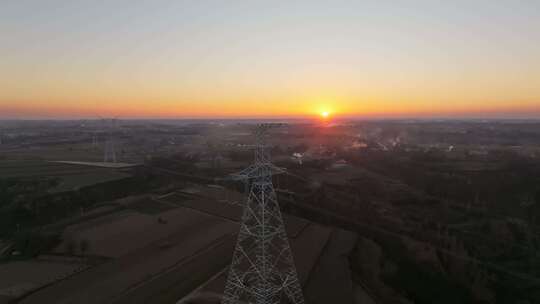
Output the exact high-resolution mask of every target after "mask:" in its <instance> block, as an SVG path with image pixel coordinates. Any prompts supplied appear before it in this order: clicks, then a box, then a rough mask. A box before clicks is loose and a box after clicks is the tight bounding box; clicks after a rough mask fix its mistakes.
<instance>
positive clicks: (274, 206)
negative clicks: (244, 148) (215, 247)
mask: <svg viewBox="0 0 540 304" xmlns="http://www.w3.org/2000/svg"><path fill="white" fill-rule="evenodd" d="M271 127H272V125H271V124H262V125H259V126H258V128H257V130H256V132H255V135H256V145H255V147H254V148H255V163H254V164H253V165H251V166H250V167H248V168H246V169H244V170H243V171H241V172H240V173H237V174H235V175H233V179H236V180H249V181H250V182H251V186H250V191H249V196H248V199H247V202H246V204H245V205H244V211H243V215H242V221H241V224H240V232H239V234H238V239H237V243H236V248H235V250H234V254H233V259H232V262H231V266H230V268H229V275H228V278H227V282H226V285H225V292H224V297H223V299H222V302H221V303H222V304H238V303H249V304H279V303H282V304H285V303H290V304H303V303H304V297H303V295H302V288H301V286H300V282H299V281H298V275H297V272H296V267H295V265H294V261H293V256H292V252H291V248H290V245H289V240H288V238H287V234H286V231H285V226H284V224H283V218H282V216H281V211H280V208H279V204H278V201H277V197H276V193H275V191H274V187H273V185H272V175H273V174H275V173H280V172H281V171H282V170H281V169H279V168H277V167H275V166H274V165H272V163H271V162H270V153H269V151H268V150H267V149H266V144H265V140H264V137H265V135H266V134H267V131H268V129H269V128H271Z"/></svg>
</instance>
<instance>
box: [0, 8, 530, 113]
mask: <svg viewBox="0 0 540 304" xmlns="http://www.w3.org/2000/svg"><path fill="white" fill-rule="evenodd" d="M323 111H328V112H330V113H331V115H336V116H360V117H528V118H534V117H538V118H540V1H537V0H529V1H526V0H522V1H517V0H513V1H510V0H509V1H497V0H489V1H488V0H486V1H480V0H478V1H475V0H469V1H456V0H454V1H448V0H446V1H437V0H431V1H413V0H410V1H405V0H403V1H362V0H358V1H315V0H311V1H255V0H253V1H248V0H246V1H231V0H227V1H226V0H223V1H202V0H199V1H195V0H194V1H156V0H154V1H137V0H116V1H113V0H110V1H97V0H95V1H93V0H87V1H78V0H34V1H31V0H2V1H0V118H82V117H88V118H92V117H96V116H97V115H100V116H106V115H114V116H120V117H126V118H127V117H132V118H158V117H164V118H187V117H304V116H309V115H317V114H318V113H321V112H323Z"/></svg>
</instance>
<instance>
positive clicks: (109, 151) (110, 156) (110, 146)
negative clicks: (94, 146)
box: [103, 118, 116, 163]
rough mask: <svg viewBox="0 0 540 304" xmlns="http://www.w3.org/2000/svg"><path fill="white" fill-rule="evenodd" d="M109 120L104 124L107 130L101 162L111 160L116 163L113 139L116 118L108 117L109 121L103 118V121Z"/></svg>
mask: <svg viewBox="0 0 540 304" xmlns="http://www.w3.org/2000/svg"><path fill="white" fill-rule="evenodd" d="M107 122H109V124H108V125H107V126H106V128H107V130H106V132H107V135H106V136H107V139H106V140H105V151H104V155H103V162H104V163H108V162H113V163H116V143H115V140H114V132H115V129H116V118H112V119H110V121H107V120H105V123H107Z"/></svg>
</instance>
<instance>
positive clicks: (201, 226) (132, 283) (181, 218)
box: [21, 208, 236, 304]
mask: <svg viewBox="0 0 540 304" xmlns="http://www.w3.org/2000/svg"><path fill="white" fill-rule="evenodd" d="M162 216H163V217H165V218H167V220H168V221H169V223H172V225H170V228H168V229H164V230H161V229H160V228H157V229H156V227H153V228H151V227H146V229H148V230H149V231H150V233H147V234H146V235H141V236H138V235H136V234H131V235H130V234H129V233H133V232H130V231H129V229H128V226H125V222H123V221H121V222H120V223H121V224H120V225H119V226H117V228H119V229H121V228H122V227H123V229H128V231H127V233H128V234H127V235H125V236H124V237H122V235H120V234H119V233H117V234H115V235H113V236H112V239H114V240H116V241H117V242H119V241H118V240H119V238H122V242H121V244H122V243H126V242H127V240H129V241H132V242H133V244H131V245H129V246H131V248H132V250H131V252H130V253H127V254H124V255H122V256H121V257H118V258H116V259H114V260H111V261H110V262H106V263H104V264H102V265H99V266H96V267H94V268H91V269H89V270H87V271H85V272H82V273H80V274H78V275H76V276H73V277H72V278H70V279H69V280H66V281H62V282H59V283H57V284H55V285H54V286H51V287H50V288H46V289H44V290H41V291H38V292H36V293H35V294H33V295H30V296H29V297H27V298H25V299H24V300H22V301H21V303H24V304H29V303H59V304H67V303H77V304H86V303H88V304H90V303H105V302H107V303H108V302H110V301H111V299H117V298H119V297H120V296H121V295H123V294H126V293H129V292H130V291H131V290H132V289H133V288H138V287H139V285H144V283H145V282H147V281H148V280H150V281H151V280H152V279H153V278H154V277H158V276H160V275H162V274H164V273H166V272H167V271H168V270H170V269H171V268H172V267H175V265H178V264H179V263H182V262H183V261H186V260H188V259H192V258H194V257H196V256H197V255H198V254H199V253H200V252H202V251H204V252H206V250H212V248H219V246H218V245H219V244H221V242H223V238H228V239H229V241H228V242H230V243H231V244H232V242H233V237H232V236H233V235H234V232H235V230H236V227H235V226H236V225H234V224H233V223H230V222H228V221H224V220H222V219H219V218H216V217H211V216H208V215H205V214H202V213H198V212H196V211H193V210H189V209H183V208H182V209H175V210H172V211H170V212H169V213H168V214H166V215H162ZM166 225H169V224H166ZM133 226H134V227H136V226H137V223H134V225H133ZM135 230H136V231H138V232H139V233H140V232H141V230H140V228H135ZM160 230H161V232H162V234H159V233H160ZM152 233H156V234H159V235H160V236H161V238H160V239H157V237H156V236H154V235H152ZM128 235H129V236H128ZM139 238H140V239H144V241H143V242H144V243H146V242H151V243H150V244H148V245H146V246H144V247H142V248H139V249H136V248H137V246H139V245H141V244H142V243H143V242H140V241H138V240H134V239H139ZM156 239H157V240H156ZM153 240H155V241H153ZM111 244H112V241H111V240H105V241H104V243H103V244H102V245H100V246H97V247H96V248H101V249H100V250H104V249H109V250H111V248H112V250H111V251H110V252H112V253H115V254H120V253H121V252H122V250H121V249H120V248H119V247H116V246H113V247H111V248H108V247H107V246H111ZM216 246H217V247H216ZM205 248H206V249H205ZM231 249H232V248H230V249H227V250H225V251H227V252H229V251H230V250H231ZM113 250H116V251H113ZM127 251H128V250H124V252H127ZM218 256H219V257H220V258H223V263H225V264H226V263H227V262H228V258H227V257H226V256H223V255H221V254H219V255H218ZM196 265H200V266H201V267H203V269H200V270H199V271H204V269H205V268H204V267H208V261H207V260H204V261H203V262H201V263H196ZM187 274H188V277H189V275H190V273H187Z"/></svg>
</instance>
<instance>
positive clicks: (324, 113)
mask: <svg viewBox="0 0 540 304" xmlns="http://www.w3.org/2000/svg"><path fill="white" fill-rule="evenodd" d="M328 115H330V113H328V112H326V111H324V112H321V116H322V117H323V118H327V117H328Z"/></svg>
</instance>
